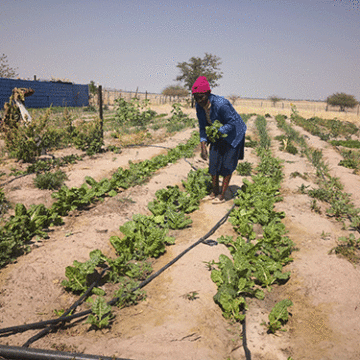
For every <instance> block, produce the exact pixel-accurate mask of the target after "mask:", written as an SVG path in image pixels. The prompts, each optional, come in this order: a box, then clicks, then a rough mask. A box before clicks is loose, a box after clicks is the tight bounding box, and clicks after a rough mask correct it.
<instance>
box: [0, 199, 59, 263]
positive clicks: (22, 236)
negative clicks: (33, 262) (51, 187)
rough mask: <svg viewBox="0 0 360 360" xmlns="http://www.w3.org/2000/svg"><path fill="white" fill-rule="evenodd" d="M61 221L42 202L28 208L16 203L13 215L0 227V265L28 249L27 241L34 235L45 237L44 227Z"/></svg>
mask: <svg viewBox="0 0 360 360" xmlns="http://www.w3.org/2000/svg"><path fill="white" fill-rule="evenodd" d="M62 223H63V220H62V219H61V217H60V216H59V215H58V214H57V213H54V212H53V211H52V210H51V209H50V210H48V209H46V208H45V206H44V205H43V204H40V205H32V206H31V207H30V208H29V209H28V210H27V209H26V207H25V206H24V205H23V204H16V206H15V215H12V216H11V217H10V218H9V220H8V221H7V222H6V223H5V224H4V225H3V226H2V227H0V267H3V266H4V265H6V264H7V263H10V262H12V261H13V260H14V259H15V258H16V257H17V256H19V255H21V254H23V253H24V252H27V251H29V249H28V245H27V243H28V242H29V241H30V240H31V239H32V238H33V237H34V236H36V235H38V236H40V237H47V233H46V232H44V231H43V230H44V229H47V228H48V227H50V226H54V225H61V224H62Z"/></svg>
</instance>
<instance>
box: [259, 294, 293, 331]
mask: <svg viewBox="0 0 360 360" xmlns="http://www.w3.org/2000/svg"><path fill="white" fill-rule="evenodd" d="M292 305H293V303H292V301H291V300H289V299H284V300H281V301H279V302H278V303H276V304H275V305H274V307H273V308H272V310H271V312H270V314H269V323H268V324H264V325H266V327H267V328H268V332H270V333H273V334H274V333H275V332H276V331H278V330H281V331H286V329H283V328H282V326H283V325H284V324H286V323H287V321H288V319H289V311H288V307H289V306H292Z"/></svg>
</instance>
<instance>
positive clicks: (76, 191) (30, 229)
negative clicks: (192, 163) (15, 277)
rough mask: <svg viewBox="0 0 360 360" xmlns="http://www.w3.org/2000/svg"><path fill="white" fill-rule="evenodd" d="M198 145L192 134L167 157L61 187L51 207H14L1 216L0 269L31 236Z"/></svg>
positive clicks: (25, 249)
mask: <svg viewBox="0 0 360 360" xmlns="http://www.w3.org/2000/svg"><path fill="white" fill-rule="evenodd" d="M198 143H199V135H198V133H197V132H193V134H192V136H191V138H190V139H189V140H188V142H187V143H186V144H180V145H178V146H177V147H175V148H173V149H171V150H169V151H168V153H167V154H166V155H158V156H156V157H154V158H153V159H151V160H145V161H143V162H140V163H132V162H131V161H130V162H129V168H127V169H123V168H121V167H120V168H118V170H117V171H116V172H115V173H114V174H113V175H112V177H111V179H103V180H101V181H99V182H97V181H95V180H94V179H93V178H91V177H90V176H87V177H86V178H85V180H86V181H85V183H84V184H83V185H81V186H80V187H72V188H68V187H67V186H63V187H62V188H61V189H60V190H59V191H57V192H54V193H53V194H52V197H53V198H55V199H56V201H55V202H54V203H53V205H52V206H51V207H50V208H46V207H45V206H44V205H43V204H39V205H32V206H30V207H29V208H28V209H27V208H26V207H25V206H24V205H23V204H20V203H18V204H16V206H15V215H12V216H10V217H9V218H8V219H7V220H6V221H5V220H4V217H2V223H1V226H0V268H1V267H3V266H5V265H6V264H8V263H10V262H12V261H14V260H15V259H16V258H17V257H18V256H20V255H22V254H24V253H26V252H28V251H29V246H28V244H29V242H30V240H31V239H32V238H33V237H34V236H40V237H47V236H48V235H47V232H46V229H48V228H49V227H51V226H57V225H61V224H63V219H62V217H63V216H67V215H68V214H69V212H70V211H73V210H75V209H83V208H86V207H88V206H89V205H91V204H93V203H95V202H97V201H98V200H99V199H101V198H104V197H106V196H115V195H116V194H117V193H118V192H119V191H120V190H121V189H127V188H129V187H130V186H134V185H137V184H141V183H143V182H145V181H146V180H147V179H148V178H149V177H150V176H151V175H152V174H153V173H154V172H155V171H156V170H158V169H160V168H162V167H164V166H166V165H167V164H169V163H174V162H176V161H177V160H178V159H180V158H182V157H192V156H193V153H194V149H195V148H196V146H197V145H198ZM0 200H1V204H3V205H4V204H6V199H5V195H4V192H3V190H1V192H0Z"/></svg>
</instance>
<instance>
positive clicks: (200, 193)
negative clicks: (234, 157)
mask: <svg viewBox="0 0 360 360" xmlns="http://www.w3.org/2000/svg"><path fill="white" fill-rule="evenodd" d="M181 182H182V185H183V187H184V188H185V190H186V192H187V193H188V194H189V195H190V197H191V198H193V199H194V201H195V199H197V200H200V199H202V198H203V197H205V196H206V195H208V194H209V193H210V191H211V187H212V185H211V176H210V174H209V171H208V169H198V170H196V171H192V170H191V171H190V172H189V173H188V175H187V178H186V180H182V181H181Z"/></svg>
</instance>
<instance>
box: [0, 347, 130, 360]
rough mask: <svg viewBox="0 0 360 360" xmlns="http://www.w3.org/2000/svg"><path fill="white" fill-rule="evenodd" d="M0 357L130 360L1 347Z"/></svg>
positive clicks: (52, 359)
mask: <svg viewBox="0 0 360 360" xmlns="http://www.w3.org/2000/svg"><path fill="white" fill-rule="evenodd" d="M0 357H1V358H2V359H11V360H25V359H26V360H130V359H124V358H115V357H113V356H111V357H108V356H102V355H101V356H100V355H88V354H80V353H70V352H62V351H54V350H43V349H26V348H23V347H16V346H7V345H0Z"/></svg>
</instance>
